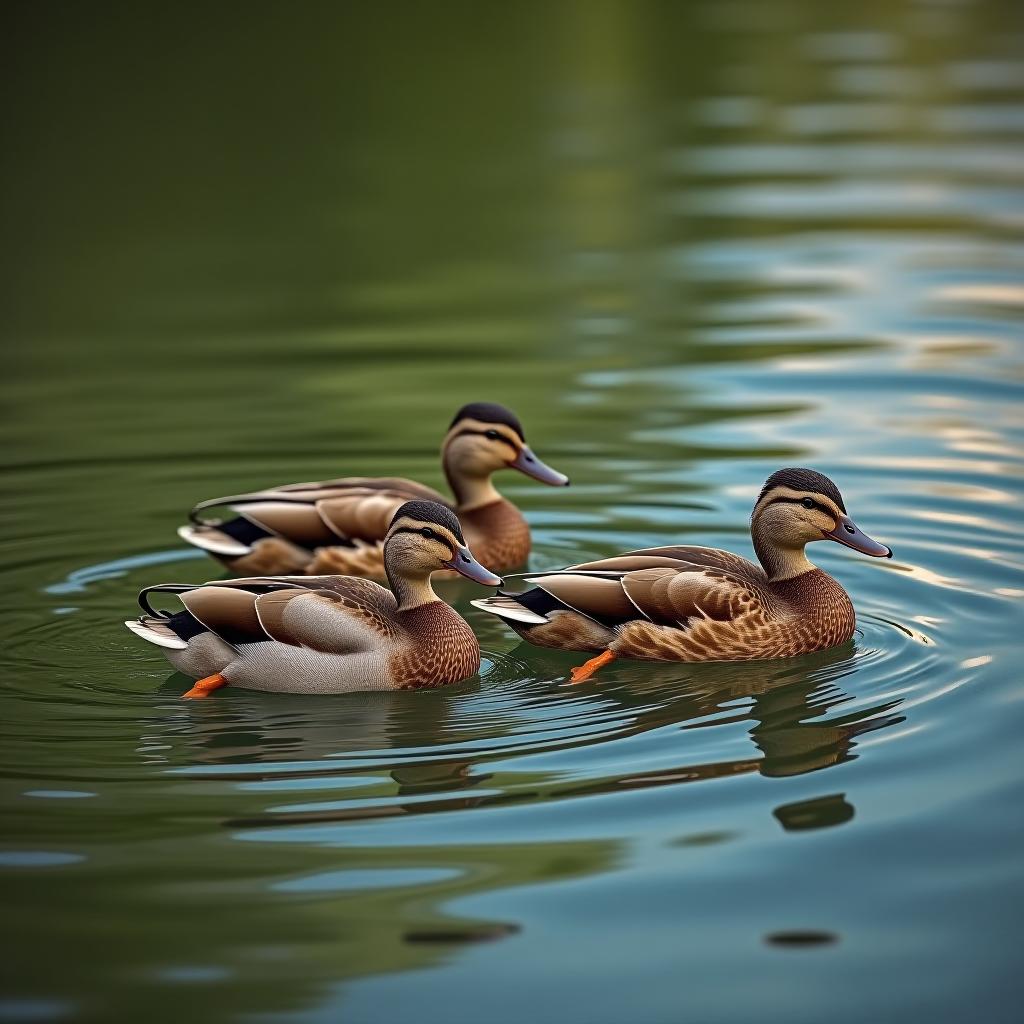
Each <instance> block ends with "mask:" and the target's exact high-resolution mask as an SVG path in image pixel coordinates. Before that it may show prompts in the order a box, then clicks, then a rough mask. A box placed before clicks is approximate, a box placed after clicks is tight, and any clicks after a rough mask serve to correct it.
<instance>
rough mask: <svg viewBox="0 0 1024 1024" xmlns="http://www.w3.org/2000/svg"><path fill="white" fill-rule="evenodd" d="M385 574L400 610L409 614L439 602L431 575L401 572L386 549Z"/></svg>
mask: <svg viewBox="0 0 1024 1024" xmlns="http://www.w3.org/2000/svg"><path fill="white" fill-rule="evenodd" d="M384 572H385V574H386V575H387V578H388V583H389V584H390V585H391V590H392V591H393V593H394V595H395V599H396V600H397V601H398V610H399V611H400V612H407V611H410V610H411V609H413V608H419V607H420V605H424V604H430V602H431V601H437V600H439V598H438V596H437V594H435V593H434V588H433V587H432V586H431V585H430V573H429V572H428V573H415V574H413V575H410V574H408V573H403V572H399V571H398V570H397V569H396V568H395V565H394V562H393V560H392V559H389V558H388V550H387V548H386V547H385V549H384Z"/></svg>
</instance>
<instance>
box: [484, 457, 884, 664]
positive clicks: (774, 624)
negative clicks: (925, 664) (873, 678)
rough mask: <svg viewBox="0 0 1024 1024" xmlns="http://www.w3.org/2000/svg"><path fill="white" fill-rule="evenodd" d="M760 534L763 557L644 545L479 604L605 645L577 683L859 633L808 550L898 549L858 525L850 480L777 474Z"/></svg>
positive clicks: (749, 656) (530, 633)
mask: <svg viewBox="0 0 1024 1024" xmlns="http://www.w3.org/2000/svg"><path fill="white" fill-rule="evenodd" d="M750 533H751V539H752V541H753V547H754V552H755V554H756V555H757V560H758V561H757V563H754V562H751V561H749V560H748V559H746V558H743V557H741V556H740V555H736V554H733V553H731V552H729V551H721V550H719V549H717V548H707V547H690V546H684V545H679V546H667V547H654V548H642V549H640V550H636V551H627V552H624V553H623V554H620V555H615V556H614V557H611V558H602V559H597V560H596V561H591V562H583V563H580V564H578V565H572V566H569V567H567V568H564V569H557V570H554V571H551V572H539V573H533V574H528V578H526V579H525V580H524V582H525V583H528V584H532V586H531V587H530V588H529V589H527V590H524V591H522V592H518V593H516V592H510V591H505V590H502V589H499V591H498V593H497V594H496V595H495V596H494V597H488V598H483V599H480V600H476V601H473V602H471V603H472V604H473V605H474V606H475V607H477V608H479V609H481V610H482V611H485V612H488V613H490V614H492V615H496V616H498V617H499V618H500V619H502V620H504V622H505V623H506V625H508V626H509V627H510V628H511V629H513V630H514V631H515V632H516V633H518V634H519V635H520V636H521V637H522V638H523V639H524V640H527V641H529V642H530V643H532V644H536V645H538V646H540V647H553V648H560V649H563V650H573V651H598V652H600V653H599V654H597V655H596V656H595V657H593V658H591V659H589V660H588V661H587V662H585V663H584V664H583V665H580V666H579V667H577V668H574V669H573V670H572V673H571V678H572V680H573V681H574V682H581V681H583V680H585V679H589V678H590V677H591V676H593V675H594V673H595V672H597V671H598V670H599V669H600V668H601V667H602V666H604V665H607V664H608V663H609V662H611V661H613V660H614V659H616V658H634V659H639V660H646V661H683V662H711V661H751V660H762V659H773V658H791V657H796V656H798V655H801V654H807V653H810V652H811V651H820V650H825V649H827V648H830V647H836V646H838V645H840V644H843V643H846V642H847V641H848V640H850V639H851V637H852V636H853V631H854V626H855V622H856V619H855V615H854V609H853V603H852V602H851V600H850V598H849V595H848V594H847V593H846V591H845V590H843V588H842V587H841V586H840V585H839V583H838V582H837V581H836V580H834V579H833V578H832V577H831V576H829V575H828V573H826V572H824V571H823V570H821V569H819V568H818V567H817V566H815V565H813V564H812V563H811V562H810V560H809V559H808V558H807V554H806V551H805V549H806V547H807V545H808V544H811V543H813V542H815V541H821V540H830V541H835V542H837V543H839V544H842V545H845V546H846V547H849V548H853V549H854V550H855V551H859V552H861V553H862V554H865V555H870V556H872V557H875V558H891V557H892V549H891V548H889V547H886V545H884V544H880V543H879V542H878V541H876V540H873V539H872V538H871V537H869V536H868V535H867V534H865V533H864V532H863V531H862V530H861V529H860V528H859V527H858V526H857V525H856V524H855V523H854V522H853V520H852V519H851V518H850V516H849V515H848V514H847V511H846V505H845V503H844V501H843V496H842V494H840V492H839V488H838V487H837V486H836V485H835V484H834V483H833V482H832V481H831V480H830V479H829V478H828V477H827V476H825V475H824V474H822V473H819V472H817V471H816V470H813V469H805V468H787V469H780V470H778V471H777V472H775V473H772V474H771V476H769V477H768V479H767V481H766V482H765V484H764V487H762V488H761V492H760V494H759V495H758V498H757V501H756V502H755V504H754V510H753V513H752V515H751V520H750Z"/></svg>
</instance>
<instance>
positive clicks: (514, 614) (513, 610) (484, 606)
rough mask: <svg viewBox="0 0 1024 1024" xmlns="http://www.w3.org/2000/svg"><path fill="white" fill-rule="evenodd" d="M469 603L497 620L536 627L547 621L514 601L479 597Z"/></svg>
mask: <svg viewBox="0 0 1024 1024" xmlns="http://www.w3.org/2000/svg"><path fill="white" fill-rule="evenodd" d="M469 603H470V604H471V605H472V606H473V607H474V608H479V609H480V610H481V611H484V612H490V613H491V615H497V616H498V617H499V618H502V619H513V620H514V621H516V622H526V623H529V624H530V625H531V626H536V625H538V624H539V623H541V622H547V621H548V620H547V619H546V618H544V616H543V615H538V614H537V613H536V612H531V611H530V609H529V608H524V607H523V606H522V605H521V604H516V602H515V601H512V600H509V599H508V598H501V597H481V598H480V599H479V600H476V601H470V602H469Z"/></svg>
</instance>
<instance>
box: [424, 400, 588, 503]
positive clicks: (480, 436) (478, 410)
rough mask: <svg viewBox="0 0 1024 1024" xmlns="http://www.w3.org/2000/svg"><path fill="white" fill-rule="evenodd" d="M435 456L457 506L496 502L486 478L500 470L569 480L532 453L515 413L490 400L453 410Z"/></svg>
mask: <svg viewBox="0 0 1024 1024" xmlns="http://www.w3.org/2000/svg"><path fill="white" fill-rule="evenodd" d="M441 459H442V462H443V464H444V471H445V474H446V475H447V477H448V482H449V484H451V488H452V491H453V492H454V494H455V496H456V498H457V499H458V502H459V507H460V509H461V508H475V507H478V506H479V505H482V504H485V503H486V502H487V501H494V500H496V499H497V498H498V494H497V492H496V491H494V489H493V487H492V486H491V483H490V479H491V474H493V473H496V472H498V470H501V469H518V470H519V472H520V473H525V474H526V475H527V476H529V477H533V479H534V480H539V481H540V482H541V483H542V484H548V485H549V486H551V487H565V486H566V485H567V484H568V483H569V478H568V477H567V476H566V475H565V474H564V473H559V472H558V470H556V469H552V468H551V466H549V465H547V464H546V463H544V462H542V461H541V460H540V459H539V458H538V457H537V456H536V455H535V454H534V453H533V451H532V450H531V449H530V446H529V445H528V444H527V443H526V438H525V437H524V435H523V428H522V425H521V424H520V422H519V418H518V417H517V416H516V414H515V413H514V412H512V411H511V410H510V409H506V408H505V407H504V406H503V405H498V404H497V403H495V402H471V403H470V404H469V405H464V406H463V407H462V408H461V409H460V410H459V411H458V412H457V413H456V414H455V418H454V419H453V420H452V423H451V426H450V427H449V428H448V433H447V434H446V435H445V438H444V442H443V443H442V445H441Z"/></svg>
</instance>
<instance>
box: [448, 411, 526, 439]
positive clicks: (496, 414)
mask: <svg viewBox="0 0 1024 1024" xmlns="http://www.w3.org/2000/svg"><path fill="white" fill-rule="evenodd" d="M460 420H479V421H480V422H481V423H503V424H504V425H505V426H506V427H511V428H512V429H513V430H514V431H515V432H516V433H517V434H518V435H519V439H520V440H523V441H525V440H526V438H525V437H524V436H523V425H522V424H521V423H520V422H519V417H518V416H517V415H516V414H515V413H514V412H513V411H512V410H511V409H506V408H505V406H503V405H498V403H497V402H470V403H469V404H468V405H464V406H463V407H462V408H461V409H460V410H459V411H458V412H457V413H456V414H455V418H454V419H453V420H452V421H451V423H450V424H449V425H448V429H449V430H451V429H452V427H454V426H455V424H456V423H458V422H459V421H460Z"/></svg>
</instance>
